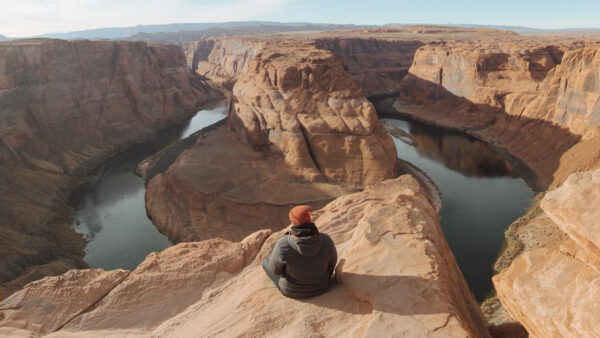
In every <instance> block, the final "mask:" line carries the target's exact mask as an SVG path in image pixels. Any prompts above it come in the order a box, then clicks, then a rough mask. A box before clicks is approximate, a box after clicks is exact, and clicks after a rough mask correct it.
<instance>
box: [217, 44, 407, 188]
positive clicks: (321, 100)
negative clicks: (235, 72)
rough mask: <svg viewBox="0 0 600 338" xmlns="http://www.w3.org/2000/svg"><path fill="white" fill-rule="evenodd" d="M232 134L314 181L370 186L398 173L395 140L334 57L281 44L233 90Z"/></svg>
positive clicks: (255, 64) (267, 50)
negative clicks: (282, 159) (278, 156)
mask: <svg viewBox="0 0 600 338" xmlns="http://www.w3.org/2000/svg"><path fill="white" fill-rule="evenodd" d="M229 122H230V126H231V127H232V128H233V129H234V130H235V131H236V133H237V134H238V136H239V137H240V139H241V140H242V141H244V142H246V143H247V144H249V145H250V146H252V147H253V148H254V149H255V150H266V151H271V152H275V153H280V154H282V155H283V157H284V160H285V162H286V163H287V164H288V165H289V166H290V167H292V168H293V169H294V170H296V171H297V172H298V174H300V175H303V176H304V177H306V178H307V179H309V180H325V181H328V182H337V183H345V184H351V185H357V186H366V185H370V184H374V183H376V182H379V181H382V180H384V179H388V178H392V177H395V176H396V173H397V159H396V156H397V155H396V151H395V147H394V144H393V142H392V139H391V137H390V136H389V135H388V134H387V133H386V132H385V130H384V129H383V127H382V126H381V125H380V124H379V122H378V120H377V115H376V113H375V109H374V108H373V106H372V105H371V103H370V102H369V101H367V100H366V98H365V97H364V96H363V95H362V92H361V90H360V88H359V87H358V86H357V85H356V84H355V83H354V82H353V80H352V79H351V77H350V76H349V75H348V74H347V73H346V72H345V71H344V70H343V67H342V65H341V64H340V62H339V61H338V60H337V59H336V58H335V56H334V55H333V54H332V53H330V52H327V51H324V50H319V49H315V48H314V47H312V46H299V45H298V44H297V43H294V44H287V43H283V42H281V43H278V44H277V45H274V46H272V47H271V48H268V47H267V48H265V49H263V51H262V52H261V53H259V54H258V55H257V56H256V57H255V58H253V59H252V60H250V63H249V64H248V67H247V71H246V72H245V73H244V74H243V75H242V76H241V77H240V78H239V79H238V81H237V82H236V84H235V86H234V88H233V103H232V108H231V116H230V119H229Z"/></svg>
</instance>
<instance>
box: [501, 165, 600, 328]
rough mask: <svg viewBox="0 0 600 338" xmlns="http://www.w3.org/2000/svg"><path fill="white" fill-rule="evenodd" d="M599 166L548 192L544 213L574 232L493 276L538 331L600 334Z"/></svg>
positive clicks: (517, 314)
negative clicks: (599, 253)
mask: <svg viewBox="0 0 600 338" xmlns="http://www.w3.org/2000/svg"><path fill="white" fill-rule="evenodd" d="M599 178H600V170H596V171H590V172H582V173H576V174H572V175H571V176H570V177H569V178H568V179H567V180H566V181H565V183H564V184H563V185H562V186H561V187H559V188H557V189H555V190H552V191H550V192H548V193H547V194H546V196H545V197H544V199H543V200H542V202H541V207H542V209H543V210H544V211H545V213H546V214H547V215H548V216H549V217H550V218H551V219H552V220H553V221H554V222H555V223H556V225H557V226H558V227H559V228H560V229H562V230H563V231H565V233H566V234H567V235H568V236H569V237H570V239H567V240H565V241H563V242H562V243H561V245H559V246H558V247H557V246H554V247H552V248H545V249H535V250H532V251H530V252H526V253H524V254H523V255H521V256H520V257H519V258H517V259H516V260H515V261H514V262H513V263H512V265H511V266H510V267H508V268H507V269H505V270H503V271H502V272H501V273H499V274H498V275H496V276H495V277H494V279H493V280H494V285H495V286H496V291H497V292H498V297H499V298H500V300H501V301H502V303H503V304H504V306H505V307H506V308H507V310H508V311H509V313H510V314H511V315H512V316H513V317H514V318H515V319H517V320H519V321H520V322H521V323H522V324H523V325H524V326H525V327H526V328H527V330H528V331H529V333H530V334H533V335H534V336H536V337H571V336H573V337H575V336H578V337H598V336H599V335H600V324H599V323H600V311H599V310H600V308H599V305H598V304H600V293H599V292H598V290H599V286H600V273H599V272H600V257H599V256H598V243H597V242H598V240H597V239H598V236H597V233H598V226H600V223H599V220H600V209H598V207H597V206H598V205H599V203H600V194H599V192H600V185H599V184H600V180H599Z"/></svg>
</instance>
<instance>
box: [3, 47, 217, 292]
mask: <svg viewBox="0 0 600 338" xmlns="http://www.w3.org/2000/svg"><path fill="white" fill-rule="evenodd" d="M220 95H221V94H220V93H218V92H217V91H215V90H213V89H212V87H211V86H210V85H209V84H208V83H207V82H206V81H203V80H202V79H200V77H198V76H196V75H194V74H193V73H191V72H190V71H189V70H188V69H187V67H186V61H185V56H184V54H183V53H182V51H181V49H180V48H178V47H175V46H166V45H148V44H146V43H132V42H109V41H104V42H90V41H74V42H67V41H62V40H44V39H39V40H23V41H15V42H9V43H2V44H0V163H1V164H0V172H1V175H0V186H1V188H0V214H2V218H1V219H0V283H2V284H1V287H0V293H3V294H7V293H10V292H12V291H14V289H15V288H17V287H19V286H20V285H23V284H26V283H27V282H29V281H31V280H35V279H38V278H41V277H43V276H44V275H48V274H57V273H62V272H64V271H66V270H68V269H69V268H73V267H80V268H81V267H85V263H83V261H82V256H83V247H84V245H85V243H84V240H83V239H82V238H81V237H80V236H79V235H77V234H76V233H75V232H74V231H72V230H71V229H70V228H69V221H68V216H69V215H70V213H71V212H72V210H71V209H70V207H69V206H68V201H69V194H70V191H71V190H72V189H74V188H75V187H76V186H77V185H78V184H80V183H81V182H82V181H83V180H84V179H85V178H86V177H87V176H88V175H89V174H90V172H91V170H92V169H93V168H95V167H96V166H97V165H98V164H100V163H101V162H102V161H104V160H105V159H106V158H107V157H108V156H111V155H113V154H114V153H115V152H116V151H119V150H122V149H124V148H125V147H126V146H127V145H129V144H132V143H135V142H140V141H142V140H144V139H146V138H148V137H151V136H153V135H154V134H155V133H156V132H157V131H159V130H161V129H164V128H166V127H168V126H170V125H172V124H174V123H176V122H179V121H183V119H185V118H187V117H190V115H191V114H192V113H195V112H196V111H197V110H198V109H199V107H200V106H201V105H202V104H203V103H204V102H205V101H207V100H209V99H210V98H211V97H214V96H220ZM18 277H19V279H17V280H15V279H16V278H18ZM11 280H14V281H13V282H10V283H9V281H11Z"/></svg>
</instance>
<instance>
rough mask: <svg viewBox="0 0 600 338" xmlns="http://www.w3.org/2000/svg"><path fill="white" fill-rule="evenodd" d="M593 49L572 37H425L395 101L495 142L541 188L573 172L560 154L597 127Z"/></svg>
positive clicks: (587, 137)
mask: <svg viewBox="0 0 600 338" xmlns="http://www.w3.org/2000/svg"><path fill="white" fill-rule="evenodd" d="M598 50H600V48H599V47H598V46H597V44H594V43H590V44H585V43H583V42H577V41H575V42H569V43H567V42H562V43H560V44H557V45H553V44H549V43H547V42H544V41H537V40H533V41H529V40H527V41H518V40H517V41H510V40H509V41H506V42H504V43H503V44H500V43H492V42H476V41H475V42H473V41H470V42H468V43H465V42H460V43H450V42H448V43H441V44H430V45H426V46H424V47H421V48H420V49H419V50H418V51H417V52H416V54H415V60H414V62H413V65H412V66H411V68H410V71H409V75H408V76H407V77H405V78H404V80H403V87H402V90H401V92H400V100H399V102H397V104H396V108H397V109H398V110H399V111H404V112H407V113H410V114H411V115H413V116H416V117H417V118H421V119H424V120H428V121H430V122H435V123H438V124H442V125H446V126H451V127H456V128H460V129H463V130H466V131H468V132H470V133H471V134H474V135H476V136H478V137H480V138H483V139H484V140H487V141H489V142H491V143H492V144H497V145H498V146H499V147H501V148H504V149H506V150H507V151H508V152H510V153H511V154H513V155H515V156H517V157H518V158H520V159H521V160H523V161H524V162H525V163H526V164H527V165H529V166H530V167H531V168H532V169H533V170H534V171H535V172H536V173H537V175H538V178H537V186H538V187H539V189H544V188H545V187H548V186H550V185H552V184H553V183H560V182H561V181H562V180H564V179H565V178H566V177H567V176H568V174H570V173H572V172H573V171H571V172H565V170H559V169H560V168H559V167H560V166H561V163H560V162H561V156H562V155H563V154H564V153H565V152H566V151H567V150H568V149H569V148H571V147H572V146H573V145H575V144H576V143H578V142H579V141H584V142H585V141H589V140H592V139H595V137H596V136H597V135H598V129H599V125H600V124H599V122H600V120H599V119H598V116H600V115H599V114H600V110H599V109H600V106H599V104H600V103H599V102H600V101H599V100H598V98H599V96H598V95H600V94H599V93H600V90H599V88H598V84H597V83H598V81H600V78H598V72H597V70H598V69H599V68H600V64H599V63H600V59H599V57H598ZM592 142H594V143H597V141H592ZM582 162H585V159H582ZM574 171H576V169H574ZM556 172H559V173H560V175H556V174H555V173H556Z"/></svg>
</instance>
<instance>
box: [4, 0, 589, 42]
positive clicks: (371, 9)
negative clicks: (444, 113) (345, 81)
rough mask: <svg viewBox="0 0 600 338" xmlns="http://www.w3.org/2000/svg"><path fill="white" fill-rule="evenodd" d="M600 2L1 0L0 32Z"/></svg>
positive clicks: (558, 16) (470, 18)
mask: <svg viewBox="0 0 600 338" xmlns="http://www.w3.org/2000/svg"><path fill="white" fill-rule="evenodd" d="M599 14H600V1H599V0H586V1H583V0H543V1H541V0H518V1H516V0H500V1H492V0H455V1H450V0H410V1H405V0H396V1H384V0H343V1H342V0H0V34H1V35H5V36H9V37H25V36H33V35H38V34H44V33H58V32H68V31H75V30H83V29H91V28H101V27H128V26H136V25H150V24H169V23H191V22H223V21H246V20H267V21H280V22H299V21H301V22H313V23H339V24H348V23H351V24H375V25H377V24H386V23H427V24H482V25H514V26H526V27H534V28H576V27H596V28H598V27H600V15H599Z"/></svg>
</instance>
